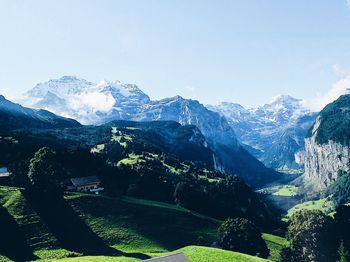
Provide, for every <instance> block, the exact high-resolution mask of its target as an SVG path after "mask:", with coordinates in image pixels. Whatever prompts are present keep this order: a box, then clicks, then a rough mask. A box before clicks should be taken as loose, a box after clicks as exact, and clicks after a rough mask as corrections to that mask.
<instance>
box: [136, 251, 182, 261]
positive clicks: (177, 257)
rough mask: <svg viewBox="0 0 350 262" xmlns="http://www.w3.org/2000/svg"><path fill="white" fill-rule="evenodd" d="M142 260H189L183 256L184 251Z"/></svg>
mask: <svg viewBox="0 0 350 262" xmlns="http://www.w3.org/2000/svg"><path fill="white" fill-rule="evenodd" d="M143 261H144V262H145V261H147V262H189V260H188V258H187V257H186V256H185V254H184V253H176V254H171V255H167V256H164V257H156V258H151V259H147V260H143Z"/></svg>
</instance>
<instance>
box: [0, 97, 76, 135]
mask: <svg viewBox="0 0 350 262" xmlns="http://www.w3.org/2000/svg"><path fill="white" fill-rule="evenodd" d="M77 126H80V124H79V123H78V122H77V121H75V120H72V119H67V118H64V117H61V116H57V115H55V114H53V113H51V112H49V111H46V110H34V109H30V108H26V107H23V106H21V105H19V104H15V103H13V102H11V101H9V100H7V99H6V98H5V97H4V96H2V95H0V128H1V129H2V130H10V129H18V128H64V127H77Z"/></svg>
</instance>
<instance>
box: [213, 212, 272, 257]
mask: <svg viewBox="0 0 350 262" xmlns="http://www.w3.org/2000/svg"><path fill="white" fill-rule="evenodd" d="M218 233H219V245H220V246H221V247H222V248H223V249H227V250H231V251H237V252H241V253H245V254H250V255H253V256H260V257H263V258H267V257H268V256H269V250H268V249H267V246H266V243H265V241H264V240H263V239H262V236H261V232H260V230H259V229H258V228H257V227H256V226H255V225H254V224H253V223H252V222H250V221H249V220H247V219H245V218H235V219H231V218H229V219H227V220H225V222H224V223H223V224H222V225H221V226H220V228H219V232H218Z"/></svg>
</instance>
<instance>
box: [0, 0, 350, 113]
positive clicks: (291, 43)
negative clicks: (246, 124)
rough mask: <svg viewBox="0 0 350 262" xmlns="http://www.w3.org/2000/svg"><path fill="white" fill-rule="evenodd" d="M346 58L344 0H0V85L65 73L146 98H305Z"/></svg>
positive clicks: (10, 89)
mask: <svg viewBox="0 0 350 262" xmlns="http://www.w3.org/2000/svg"><path fill="white" fill-rule="evenodd" d="M335 64H336V65H340V66H341V67H343V68H348V69H349V68H350V5H349V6H348V5H347V2H346V0H319V1H316V0H308V1H305V0H266V1H263V0H236V1H235V0H227V1H226V0H212V1H203V0H198V1H195V0H191V1H189V0H182V1H180V0H176V1H174V0H169V1H168V0H158V1H152V0H137V1H136V0H134V1H132V0H124V1H117V0H111V1H107V0H81V1H78V0H60V1H53V0H52V1H50V0H42V1H40V0H37V1H35V0H33V1H30V0H28V1H24V0H23V1H18V0H1V1H0V93H3V94H5V95H9V96H15V95H18V94H21V93H23V92H24V91H26V90H27V89H29V88H31V87H33V86H34V85H35V84H36V83H38V82H43V81H46V80H48V79H51V78H58V77H60V76H62V75H76V76H80V77H82V78H86V79H88V80H91V81H98V80H101V79H107V80H116V79H119V80H121V81H123V82H130V83H135V84H137V85H139V86H140V87H141V89H143V90H144V91H145V92H147V93H148V94H149V95H150V96H151V97H152V98H154V99H159V98H164V97H168V96H174V95H177V94H180V95H183V96H185V97H188V98H195V99H198V100H200V101H201V102H203V103H205V104H206V103H217V102H219V101H233V102H239V103H241V104H243V105H244V106H248V107H249V106H254V105H257V104H262V103H264V102H267V101H269V100H270V98H271V97H272V96H275V95H277V94H290V95H293V96H295V97H299V98H306V99H308V98H312V97H313V96H315V95H316V93H323V92H326V91H327V90H328V89H329V88H330V87H331V85H332V84H333V83H335V82H336V81H337V79H338V77H339V76H336V75H335V73H334V72H333V69H332V66H333V65H335Z"/></svg>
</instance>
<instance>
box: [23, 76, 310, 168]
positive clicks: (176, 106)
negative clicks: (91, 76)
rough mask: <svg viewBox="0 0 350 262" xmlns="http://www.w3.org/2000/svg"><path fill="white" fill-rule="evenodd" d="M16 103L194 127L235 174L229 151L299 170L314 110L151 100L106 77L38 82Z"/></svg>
mask: <svg viewBox="0 0 350 262" xmlns="http://www.w3.org/2000/svg"><path fill="white" fill-rule="evenodd" d="M20 102H21V103H23V104H24V105H26V106H28V107H32V108H37V109H39V108H40V109H46V110H49V111H51V112H53V113H55V114H57V115H60V116H64V117H69V118H73V119H76V120H77V121H79V122H81V123H83V124H103V123H106V122H109V121H113V120H134V121H153V120H172V121H176V122H179V123H180V124H190V125H196V126H197V127H198V128H199V129H200V130H201V132H202V133H203V134H204V135H205V137H206V138H207V139H208V142H209V143H211V144H212V146H213V147H221V149H220V150H217V151H220V153H221V154H220V155H221V158H216V165H217V168H218V169H221V170H224V169H225V168H226V169H227V166H229V170H231V171H235V172H237V169H241V167H237V161H234V163H236V164H235V165H233V164H232V161H231V160H230V159H231V157H230V156H228V154H229V155H231V156H232V155H235V157H236V158H237V157H238V156H241V155H244V159H246V158H249V159H250V158H251V157H250V155H252V156H254V157H255V158H257V159H259V160H260V161H262V162H263V163H264V164H265V165H266V166H267V167H269V168H273V169H278V170H290V169H298V170H299V169H303V148H304V136H305V134H306V132H307V130H308V129H309V128H310V127H311V126H312V124H313V122H314V120H315V119H316V113H313V112H312V111H310V110H309V109H308V108H307V107H305V106H304V105H303V103H302V101H301V100H299V99H295V98H293V97H290V96H286V95H281V96H278V97H276V98H274V99H273V100H272V101H271V103H268V104H265V105H263V106H259V107H256V108H251V109H246V108H244V107H243V106H241V105H240V104H235V103H227V102H225V103H221V104H219V105H216V106H212V105H208V106H204V105H202V104H200V103H199V102H198V101H196V100H191V99H184V98H182V97H181V96H175V97H171V98H166V99H162V100H158V101H153V100H151V99H150V97H149V96H148V95H147V94H145V93H144V92H143V91H142V90H141V89H139V88H138V87H137V86H136V85H133V84H124V83H122V82H120V81H115V82H108V81H106V80H103V81H101V82H99V83H92V82H90V81H87V80H84V79H82V78H78V77H74V76H63V77H62V78H60V79H54V80H49V81H47V82H44V83H39V84H37V85H36V86H35V87H34V88H32V89H30V90H29V91H28V92H26V93H25V94H24V98H23V99H22V100H21V101H20ZM223 146H224V147H225V149H224V150H223V149H222V147H223ZM227 148H229V149H230V150H229V151H230V152H229V153H227ZM231 151H232V152H231ZM245 151H248V152H249V153H250V155H249V154H247V153H246V152H245ZM223 152H226V153H223ZM238 152H243V153H238ZM217 155H218V154H217ZM244 161H246V160H244ZM250 161H253V162H255V161H254V160H252V159H250ZM255 163H256V165H257V166H260V164H259V163H257V162H255ZM260 167H261V166H260ZM248 171H249V172H250V171H252V170H247V172H248Z"/></svg>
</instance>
